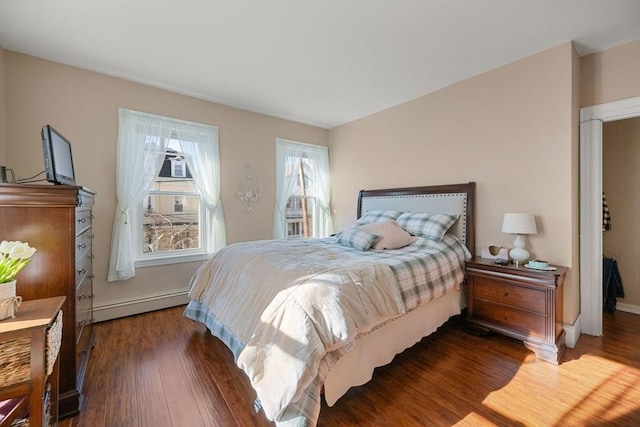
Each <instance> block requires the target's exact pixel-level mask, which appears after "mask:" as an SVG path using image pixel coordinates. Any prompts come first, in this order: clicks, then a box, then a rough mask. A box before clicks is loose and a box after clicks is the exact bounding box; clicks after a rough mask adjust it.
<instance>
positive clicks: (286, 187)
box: [273, 138, 333, 239]
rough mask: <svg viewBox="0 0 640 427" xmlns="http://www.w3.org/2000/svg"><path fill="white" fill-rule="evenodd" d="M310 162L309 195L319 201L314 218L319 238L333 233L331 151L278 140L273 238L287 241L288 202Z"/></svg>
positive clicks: (308, 171)
mask: <svg viewBox="0 0 640 427" xmlns="http://www.w3.org/2000/svg"><path fill="white" fill-rule="evenodd" d="M303 158H306V159H309V162H308V163H309V164H310V165H311V167H310V170H307V171H306V172H307V173H308V174H309V175H310V176H311V178H312V182H313V187H312V188H311V190H310V192H311V193H312V194H308V195H309V196H313V197H315V198H316V203H317V206H318V212H319V215H314V222H315V229H316V230H317V231H318V233H317V237H325V236H328V235H329V233H330V232H331V231H332V229H333V224H332V220H331V209H330V194H331V185H330V174H329V150H328V148H327V147H322V146H319V145H312V144H304V143H301V142H295V141H289V140H286V139H280V138H277V139H276V204H275V209H274V215H273V238H274V239H286V238H287V229H286V222H287V218H286V217H287V202H288V200H289V197H291V196H292V195H293V194H294V191H295V190H296V188H297V179H298V173H297V171H298V168H299V167H300V162H301V161H302V159H303Z"/></svg>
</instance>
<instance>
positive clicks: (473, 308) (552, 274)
mask: <svg viewBox="0 0 640 427" xmlns="http://www.w3.org/2000/svg"><path fill="white" fill-rule="evenodd" d="M555 268H556V270H553V271H539V270H532V269H529V268H526V267H523V266H515V265H513V264H509V265H498V264H496V263H495V262H494V260H489V259H483V258H479V257H478V258H475V259H473V260H470V261H467V263H466V270H467V315H466V318H465V328H466V329H467V330H468V331H470V332H474V333H479V334H485V333H488V332H490V331H493V332H497V333H500V334H503V335H507V336H510V337H512V338H516V339H519V340H521V341H522V342H524V345H525V346H526V347H527V348H528V349H530V350H532V351H534V352H535V354H536V356H537V357H538V358H539V359H542V360H546V361H549V362H552V363H558V362H559V360H560V358H561V357H562V353H563V352H564V349H565V332H564V329H563V323H562V320H563V319H562V304H563V287H562V285H563V283H564V279H565V275H566V272H567V268H566V267H560V266H555Z"/></svg>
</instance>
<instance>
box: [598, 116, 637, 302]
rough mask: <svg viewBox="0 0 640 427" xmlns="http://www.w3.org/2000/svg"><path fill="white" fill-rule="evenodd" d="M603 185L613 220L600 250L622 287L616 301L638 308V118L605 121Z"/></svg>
mask: <svg viewBox="0 0 640 427" xmlns="http://www.w3.org/2000/svg"><path fill="white" fill-rule="evenodd" d="M602 185H603V190H604V192H605V195H606V197H607V204H608V205H609V210H610V212H611V221H612V227H611V231H606V232H605V233H604V237H603V252H604V254H605V255H606V256H609V257H613V258H616V260H617V262H618V268H619V270H620V275H621V276H622V282H623V284H624V290H625V298H619V299H618V302H620V303H624V304H630V305H634V306H637V308H640V263H638V260H640V117H636V118H633V119H627V120H618V121H615V122H609V123H605V124H604V126H603V139H602Z"/></svg>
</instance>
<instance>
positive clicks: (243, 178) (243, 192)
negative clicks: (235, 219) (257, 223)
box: [236, 165, 260, 213]
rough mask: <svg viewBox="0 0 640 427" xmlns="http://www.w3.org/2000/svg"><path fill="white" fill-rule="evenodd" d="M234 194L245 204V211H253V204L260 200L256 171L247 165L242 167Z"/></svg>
mask: <svg viewBox="0 0 640 427" xmlns="http://www.w3.org/2000/svg"><path fill="white" fill-rule="evenodd" d="M236 195H237V196H238V199H239V200H240V202H241V203H246V204H247V207H246V208H245V211H246V212H247V213H251V212H253V205H254V204H256V203H257V202H258V200H260V187H259V183H258V173H257V172H256V170H255V169H254V168H252V167H251V166H249V165H247V166H245V167H243V168H242V171H241V173H240V183H239V184H238V191H237V192H236Z"/></svg>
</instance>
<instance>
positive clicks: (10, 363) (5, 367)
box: [0, 310, 62, 387]
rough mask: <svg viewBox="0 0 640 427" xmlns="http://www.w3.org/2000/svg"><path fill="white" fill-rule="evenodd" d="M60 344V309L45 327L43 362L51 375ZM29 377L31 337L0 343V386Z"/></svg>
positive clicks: (26, 379) (25, 379)
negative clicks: (46, 327) (47, 326)
mask: <svg viewBox="0 0 640 427" xmlns="http://www.w3.org/2000/svg"><path fill="white" fill-rule="evenodd" d="M61 344H62V310H60V311H59V312H58V314H57V315H56V318H55V320H54V321H53V322H52V323H51V326H49V329H47V334H46V347H45V362H46V373H47V375H51V372H53V365H54V364H55V363H56V359H57V357H58V353H59V352H60V345H61ZM30 377H31V338H28V337H27V338H20V339H15V340H10V341H5V342H2V343H0V387H5V386H9V385H12V384H17V383H20V382H23V381H28V380H29V378H30Z"/></svg>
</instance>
